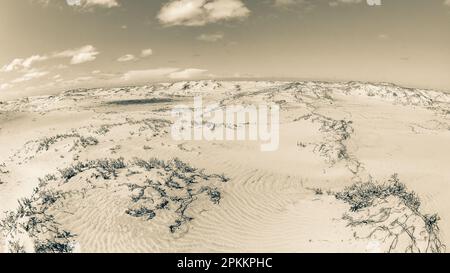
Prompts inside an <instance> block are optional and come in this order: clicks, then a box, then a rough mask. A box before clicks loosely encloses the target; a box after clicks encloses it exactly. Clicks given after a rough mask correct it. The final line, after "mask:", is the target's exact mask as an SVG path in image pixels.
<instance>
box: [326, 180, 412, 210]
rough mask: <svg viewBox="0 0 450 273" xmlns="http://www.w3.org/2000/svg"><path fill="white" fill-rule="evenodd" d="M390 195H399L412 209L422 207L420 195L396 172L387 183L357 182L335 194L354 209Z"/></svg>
mask: <svg viewBox="0 0 450 273" xmlns="http://www.w3.org/2000/svg"><path fill="white" fill-rule="evenodd" d="M389 196H395V197H398V198H399V199H400V200H401V201H402V202H403V203H404V204H405V205H406V206H408V207H409V208H410V209H412V210H415V211H417V210H418V209H419V207H420V199H419V198H418V196H417V195H416V194H415V193H414V192H408V191H407V190H406V186H405V185H404V184H403V183H401V182H400V181H399V179H398V175H397V174H394V175H393V176H392V177H391V178H390V179H389V181H388V183H387V184H375V183H373V182H365V183H357V184H353V185H352V186H350V187H347V188H345V189H344V190H343V191H342V192H338V193H336V194H335V197H336V198H337V199H339V200H342V201H344V202H346V203H348V204H350V205H351V210H352V211H358V210H360V209H363V208H367V207H369V206H372V205H373V203H374V201H376V200H377V199H386V198H387V197H389Z"/></svg>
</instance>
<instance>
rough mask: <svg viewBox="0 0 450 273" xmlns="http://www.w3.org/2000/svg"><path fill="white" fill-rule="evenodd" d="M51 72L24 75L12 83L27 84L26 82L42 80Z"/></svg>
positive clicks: (32, 72)
mask: <svg viewBox="0 0 450 273" xmlns="http://www.w3.org/2000/svg"><path fill="white" fill-rule="evenodd" d="M48 73H49V72H48V71H37V70H35V71H30V72H28V73H26V74H24V75H23V76H21V77H19V78H16V79H14V80H13V81H12V83H20V82H26V81H31V80H34V79H37V78H41V77H43V76H45V75H47V74H48Z"/></svg>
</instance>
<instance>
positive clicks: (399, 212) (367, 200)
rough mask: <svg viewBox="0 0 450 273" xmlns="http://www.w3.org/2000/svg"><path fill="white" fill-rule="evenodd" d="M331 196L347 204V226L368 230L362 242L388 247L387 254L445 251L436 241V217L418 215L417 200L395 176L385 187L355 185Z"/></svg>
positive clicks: (437, 240) (437, 230)
mask: <svg viewBox="0 0 450 273" xmlns="http://www.w3.org/2000/svg"><path fill="white" fill-rule="evenodd" d="M334 196H335V197H336V198H337V199H338V200H342V201H344V202H346V203H348V204H350V212H351V213H346V214H345V215H344V217H343V219H344V220H346V221H347V222H348V226H350V227H352V228H357V227H360V228H369V230H370V231H369V235H364V236H363V237H362V238H363V239H370V240H374V239H375V238H376V239H377V240H380V241H381V242H386V243H388V244H389V245H388V252H393V251H400V252H443V251H445V245H444V244H442V242H441V240H440V238H439V227H438V221H439V216H438V215H437V214H432V215H428V214H422V213H421V212H420V205H421V202H420V199H419V197H418V196H417V194H415V193H414V192H409V191H408V190H407V188H406V186H405V184H403V183H401V182H400V180H399V178H398V175H396V174H395V175H393V176H392V177H391V178H390V179H389V180H388V182H387V183H385V184H376V183H373V182H366V183H357V184H354V185H352V186H350V187H347V188H345V189H344V190H343V191H342V192H338V193H335V194H334ZM356 234H357V233H356V232H355V238H359V236H357V235H356ZM364 234H367V231H365V232H364ZM400 242H401V243H400Z"/></svg>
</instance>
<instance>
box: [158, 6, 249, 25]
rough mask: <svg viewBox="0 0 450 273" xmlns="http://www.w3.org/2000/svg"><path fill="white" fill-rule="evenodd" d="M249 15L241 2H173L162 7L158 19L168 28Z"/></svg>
mask: <svg viewBox="0 0 450 273" xmlns="http://www.w3.org/2000/svg"><path fill="white" fill-rule="evenodd" d="M249 14H250V10H249V9H248V8H247V7H246V6H245V5H244V3H243V2H242V1H241V0H172V1H170V2H169V3H167V4H165V5H164V6H163V7H162V9H161V11H160V12H159V14H158V19H159V21H160V22H161V23H162V24H164V25H167V26H176V25H184V26H203V25H206V24H208V23H216V22H219V21H227V20H232V19H240V18H245V17H247V16H248V15H249Z"/></svg>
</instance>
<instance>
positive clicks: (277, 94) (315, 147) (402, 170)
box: [0, 81, 450, 252]
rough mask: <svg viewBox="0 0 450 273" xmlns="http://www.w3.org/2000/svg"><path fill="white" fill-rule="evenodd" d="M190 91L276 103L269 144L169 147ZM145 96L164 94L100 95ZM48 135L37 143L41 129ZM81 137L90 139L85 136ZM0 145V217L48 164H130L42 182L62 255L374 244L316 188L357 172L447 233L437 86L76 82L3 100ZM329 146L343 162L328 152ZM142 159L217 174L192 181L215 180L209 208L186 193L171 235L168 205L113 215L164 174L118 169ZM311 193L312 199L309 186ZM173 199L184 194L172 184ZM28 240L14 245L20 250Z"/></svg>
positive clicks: (447, 116) (377, 245)
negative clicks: (275, 133)
mask: <svg viewBox="0 0 450 273" xmlns="http://www.w3.org/2000/svg"><path fill="white" fill-rule="evenodd" d="M196 95H202V96H203V100H204V104H208V102H222V104H223V105H233V104H243V103H245V104H259V103H263V102H274V103H278V104H280V106H281V121H280V147H279V149H278V150H277V151H275V152H261V151H260V143H257V142H252V141H239V142H237V141H232V142H226V141H215V142H208V141H174V140H173V139H172V138H171V136H170V133H169V132H170V123H169V122H170V121H172V120H173V119H172V117H171V115H170V111H171V109H172V107H173V106H174V105H178V104H186V105H192V103H193V96H196ZM155 98H164V99H167V98H170V99H171V100H172V101H169V102H165V101H164V100H162V101H159V102H155V101H142V103H135V104H127V105H121V104H115V103H111V102H118V101H121V100H138V99H141V100H145V99H147V100H148V99H155ZM333 124H334V125H336V124H337V125H342V126H344V127H339V126H333ZM346 134H348V135H346ZM58 135H59V137H58V138H57V140H55V141H54V142H51V141H50V142H49V146H48V147H44V148H42V146H41V148H42V149H40V148H39V143H43V142H42V140H43V139H44V138H45V137H52V136H58ZM83 137H84V138H87V137H93V138H95V139H96V140H97V141H98V143H88V144H86V142H85V140H83ZM83 141H84V142H83ZM0 142H1V143H2V144H3V145H1V146H0V164H2V163H4V164H5V165H4V167H1V168H0V170H1V171H2V172H0V181H1V182H2V184H0V211H9V210H14V209H15V208H16V207H17V200H18V199H19V198H22V197H29V196H31V195H32V191H33V188H35V187H37V186H38V184H39V178H43V177H45V176H46V175H48V174H56V175H59V172H58V170H59V169H64V168H67V167H69V166H70V165H73V164H76V163H77V162H86V161H87V160H96V159H103V158H114V159H116V158H119V157H123V158H124V160H125V162H127V164H129V165H128V166H127V167H126V168H124V169H123V170H122V169H121V170H119V171H118V174H117V177H116V178H114V177H113V178H111V179H106V180H105V179H103V178H101V177H100V178H95V177H94V178H93V177H92V176H91V175H92V174H95V171H93V170H89V171H87V172H86V173H82V174H80V175H77V176H75V177H73V178H72V179H71V180H70V181H63V180H61V179H60V178H59V177H58V178H57V179H55V181H53V180H52V181H49V182H48V185H47V186H46V187H45V189H52V190H55V191H60V192H62V193H64V198H60V199H58V200H57V201H56V202H55V203H54V204H52V205H51V206H49V208H48V211H47V213H49V214H51V215H53V216H54V217H55V224H57V225H58V227H59V228H61V229H63V230H67V231H70V232H71V233H73V234H75V235H76V236H75V237H74V238H73V242H74V243H75V246H76V247H75V251H82V252H203V251H206V252H372V251H376V252H385V251H388V250H389V247H390V246H391V242H392V240H391V239H392V238H388V240H386V241H383V240H382V239H380V237H379V236H378V237H377V236H375V235H374V236H365V237H367V238H360V239H357V238H355V234H356V233H357V234H359V233H364V232H366V231H370V227H362V228H358V227H350V226H348V223H349V222H348V221H347V220H345V219H342V217H343V215H344V214H345V213H348V212H349V208H350V206H349V204H346V203H344V202H343V201H341V200H337V199H336V198H335V197H334V196H333V195H332V194H327V193H326V192H327V191H330V192H331V191H332V192H337V191H342V190H343V189H344V188H345V187H346V186H350V185H352V184H354V183H356V182H365V181H368V180H369V179H372V180H373V181H379V182H384V181H386V180H387V179H389V177H390V176H391V175H393V174H394V173H397V174H398V176H399V179H400V180H401V182H403V183H404V184H405V185H406V186H407V187H408V190H410V191H414V192H416V193H417V195H418V196H419V197H420V199H421V201H422V204H421V207H420V211H421V213H423V214H434V213H437V214H438V215H439V216H440V218H441V220H440V221H439V222H438V224H439V227H440V234H439V236H440V239H441V240H442V242H443V243H444V244H448V242H449V241H450V237H449V236H450V209H449V207H450V206H448V198H449V197H450V171H449V170H448V165H449V163H450V95H448V94H444V93H440V92H436V91H429V90H413V89H403V88H400V87H396V86H393V85H383V84H380V85H372V84H363V83H342V84H337V83H335V84H331V83H312V82H305V83H288V82H216V81H200V82H180V83H176V84H158V85H154V86H143V87H133V88H114V89H92V90H79V91H77V92H75V91H72V92H65V93H62V94H60V95H55V96H41V97H30V98H27V99H20V100H12V101H3V102H2V103H1V104H0ZM77 143H78V145H77ZM82 143H84V144H85V146H83V145H82ZM319 147H322V148H323V149H322V150H319ZM47 148H48V150H47ZM39 149H40V150H39ZM38 150H39V151H38ZM342 151H345V157H343V158H340V157H339V156H338V154H339V152H342ZM153 157H154V158H158V159H160V160H166V161H168V160H171V159H173V158H175V157H176V158H179V159H180V160H181V161H183V162H186V163H188V164H189V165H191V166H193V167H195V168H197V169H204V172H205V173H207V174H224V175H225V176H226V177H227V178H229V181H228V182H226V183H218V182H214V181H210V182H208V181H202V182H199V186H201V185H202V186H205V185H212V184H210V183H218V184H217V185H216V184H214V185H216V186H217V190H218V191H219V192H220V193H221V199H220V203H219V204H214V203H213V202H211V201H210V200H208V197H207V196H206V195H205V194H201V195H198V196H195V201H192V200H191V201H192V203H189V206H188V208H187V210H186V215H188V216H189V217H192V218H193V220H192V221H188V222H187V223H184V224H183V225H182V226H181V228H180V229H179V230H177V231H176V232H174V233H172V232H170V229H169V226H170V225H172V224H173V223H174V220H176V204H178V203H176V202H175V203H174V204H173V206H174V207H170V208H168V209H166V210H164V211H163V210H158V211H156V217H155V218H154V219H152V220H147V219H144V218H142V217H132V216H130V215H128V214H126V213H125V211H127V209H129V208H130V207H132V206H135V205H136V202H133V201H132V200H131V197H132V196H133V194H136V192H133V191H130V190H129V188H127V186H126V184H127V183H128V184H129V183H137V184H139V183H141V184H142V183H144V182H145V180H146V179H149V178H151V179H155V180H158V179H162V178H161V177H165V176H166V175H169V174H170V172H166V170H160V173H159V174H152V173H146V172H145V171H143V170H142V169H139V168H138V169H137V171H139V172H142V173H141V174H132V173H131V174H130V170H134V169H133V168H136V166H132V165H133V164H131V163H129V162H131V161H132V160H133V158H141V159H146V160H147V159H150V158H153ZM65 182H67V183H65ZM202 183H203V184H202ZM141 184H140V185H141ZM144 184H145V183H144ZM144 184H142V185H144ZM317 188H320V189H322V190H323V192H324V194H322V195H318V194H316V193H315V192H314V190H312V189H317ZM173 194H174V195H176V196H181V197H186V192H183V191H182V190H180V191H175V192H174V193H173ZM154 195H155V192H151V191H150V190H148V192H147V191H146V192H145V194H144V197H143V199H142V200H139V202H144V203H145V202H150V201H148V200H150V198H151V197H152V196H153V197H154ZM147 197H148V199H145V198H147ZM144 199H145V200H144ZM397 201H398V200H397ZM397 201H396V200H390V199H389V200H387V201H386V202H385V203H383V204H379V205H374V206H373V207H372V208H370V209H372V211H373V210H375V209H378V208H380V207H383V206H388V208H389V209H392V210H393V211H395V212H393V213H394V214H395V213H396V214H395V215H397V214H398V215H403V214H404V213H406V212H405V211H406V209H405V207H404V206H403V205H402V204H399V203H398V202H397ZM139 202H138V203H139ZM144 203H143V204H144ZM145 204H147V203H145ZM149 204H150V203H149ZM353 216H355V217H357V216H358V215H353ZM359 216H360V215H359ZM413 220H414V221H413V223H412V224H411V225H412V226H413V227H415V228H416V230H417V231H420V230H421V228H422V229H423V222H420V220H421V219H419V220H417V219H413ZM383 221H387V219H384V220H383ZM383 223H384V222H383ZM386 223H387V222H386ZM408 223H409V222H408ZM18 233H19V232H18ZM366 233H367V232H366ZM366 235H367V234H366ZM422 235H423V234H422ZM3 236H4V237H5V235H3ZM21 236H22V235H21ZM45 236H47V235H45ZM19 237H20V236H18V235H17V234H15V235H14V236H12V237H11V236H10V237H8V239H9V240H16V239H17V238H19ZM22 237H23V236H22ZM22 237H20V238H22ZM25 237H26V236H25ZM425 237H426V236H425ZM11 238H13V239H11ZM35 240H36V238H34V237H31V238H28V239H23V238H22V239H20V240H19V241H21V242H22V243H23V245H24V247H25V248H26V250H28V251H33V245H34V243H33V242H35ZM405 240H406V241H407V239H405ZM423 240H426V238H425V239H423ZM1 241H2V242H3V243H4V242H5V238H3V239H2V240H1ZM421 243H423V242H422V241H420V240H419V239H418V243H417V244H418V245H419V246H417V248H418V249H421V250H422V251H423V250H424V249H426V246H425V247H422V245H421ZM403 244H404V245H407V244H408V242H404V241H401V242H400V243H399V244H398V245H399V247H398V248H396V249H391V250H392V251H404V249H405V248H402V246H404V245H403ZM421 247H422V248H421ZM3 249H4V251H8V248H7V247H6V246H4V247H3Z"/></svg>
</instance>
